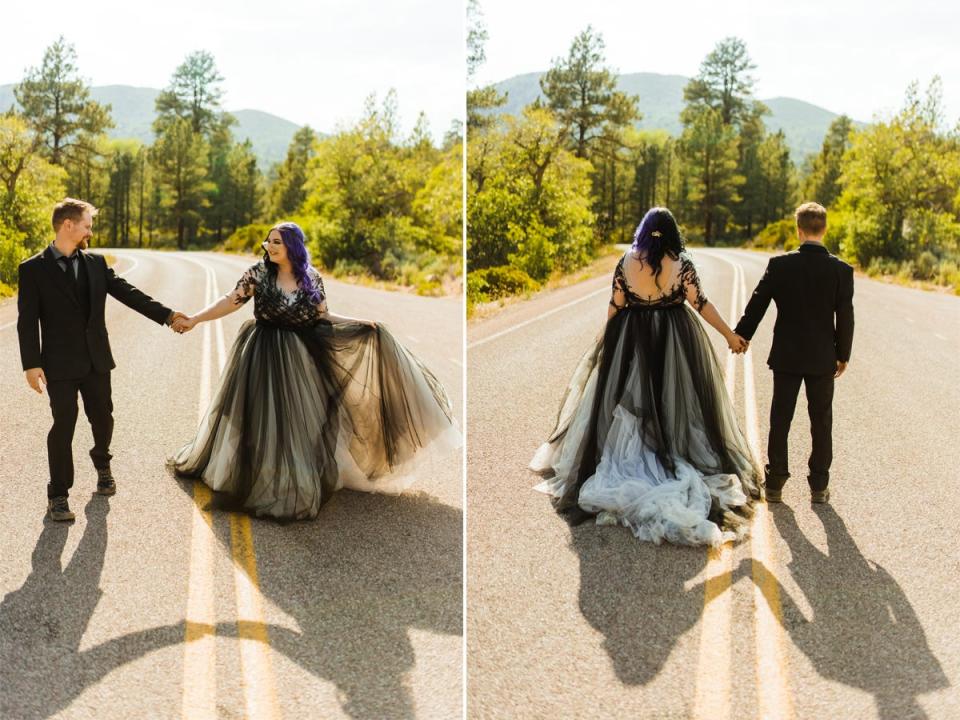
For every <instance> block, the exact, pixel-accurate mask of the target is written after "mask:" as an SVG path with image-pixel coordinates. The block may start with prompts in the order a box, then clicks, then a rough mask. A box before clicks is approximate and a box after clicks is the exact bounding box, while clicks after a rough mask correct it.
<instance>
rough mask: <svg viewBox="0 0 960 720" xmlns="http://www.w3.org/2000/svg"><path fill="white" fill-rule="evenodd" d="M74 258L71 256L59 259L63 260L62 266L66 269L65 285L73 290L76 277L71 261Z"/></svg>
mask: <svg viewBox="0 0 960 720" xmlns="http://www.w3.org/2000/svg"><path fill="white" fill-rule="evenodd" d="M74 258H76V255H71V256H70V257H64V258H61V259H62V260H63V265H64V267H65V268H66V273H67V284H68V285H69V286H70V287H71V288H72V289H74V290H76V288H77V276H76V275H75V274H74V271H73V268H74V265H73V261H74Z"/></svg>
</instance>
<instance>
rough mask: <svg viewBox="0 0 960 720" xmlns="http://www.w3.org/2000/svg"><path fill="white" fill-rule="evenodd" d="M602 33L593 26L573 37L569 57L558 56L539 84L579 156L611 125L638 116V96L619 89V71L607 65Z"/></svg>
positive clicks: (618, 124) (619, 123)
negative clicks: (595, 30)
mask: <svg viewBox="0 0 960 720" xmlns="http://www.w3.org/2000/svg"><path fill="white" fill-rule="evenodd" d="M603 51H604V43H603V37H602V36H601V35H599V34H595V33H594V31H593V28H592V27H590V26H588V27H587V29H586V30H584V31H583V32H582V33H580V34H579V35H577V37H576V38H574V40H573V43H572V44H571V46H570V51H569V52H568V54H567V57H566V58H556V59H554V61H553V67H551V68H550V70H548V71H547V72H546V73H545V74H544V75H543V77H541V78H540V88H541V89H542V90H543V94H544V95H545V96H546V98H547V104H548V105H549V107H550V108H551V109H552V110H553V111H554V113H555V114H556V117H557V119H558V121H559V122H560V125H561V127H563V128H564V130H565V131H566V132H567V133H568V134H569V137H570V146H571V148H572V149H573V151H574V154H575V155H576V156H577V157H578V158H586V157H588V155H589V150H590V146H591V143H593V142H594V141H595V139H596V138H598V137H600V136H601V135H602V134H603V132H604V130H605V129H606V127H607V126H608V125H613V126H617V127H623V126H625V125H628V124H629V123H631V122H633V121H635V120H639V119H640V113H639V111H638V110H637V98H636V96H632V95H629V96H628V95H626V94H625V93H622V92H620V91H619V90H617V89H616V87H617V74H616V73H615V72H614V71H613V70H611V69H610V68H607V67H605V65H604V63H605V58H604V52H603Z"/></svg>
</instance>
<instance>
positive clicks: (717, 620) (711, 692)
mask: <svg viewBox="0 0 960 720" xmlns="http://www.w3.org/2000/svg"><path fill="white" fill-rule="evenodd" d="M739 282H740V276H739V275H738V274H737V273H734V276H733V283H732V287H731V291H730V296H731V297H730V318H731V319H730V324H731V326H732V325H733V324H734V323H735V322H736V320H737V314H738V310H737V308H738V306H737V302H738V300H739ZM736 368H737V366H736V355H734V354H733V353H728V355H727V364H726V369H725V373H724V381H725V385H726V388H727V394H728V395H729V396H730V402H731V403H732V402H734V400H735V394H736V380H737V376H736ZM732 570H733V551H732V549H731V547H730V545H729V544H725V545H724V546H723V547H720V548H708V549H707V566H706V568H705V569H704V571H703V574H704V582H703V614H702V616H701V631H700V653H699V655H698V659H697V675H696V678H697V685H696V695H695V697H694V712H693V717H694V718H696V719H697V720H708V719H709V720H729V718H730V665H731V635H730V624H731V617H732V613H733V609H732V605H731V594H730V593H729V592H727V591H728V590H729V589H730V585H731V575H732Z"/></svg>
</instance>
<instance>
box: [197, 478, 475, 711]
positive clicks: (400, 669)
mask: <svg viewBox="0 0 960 720" xmlns="http://www.w3.org/2000/svg"><path fill="white" fill-rule="evenodd" d="M180 484H181V487H183V489H184V490H185V491H187V492H191V488H192V483H190V482H189V481H183V480H181V481H180ZM216 514H217V515H220V514H221V513H216ZM224 514H225V513H224ZM462 523H463V513H462V512H461V511H460V510H458V509H457V508H454V507H450V506H449V505H444V504H442V503H440V502H437V501H436V500H435V499H434V498H432V497H430V496H429V495H426V494H423V493H420V494H417V493H405V494H403V495H399V496H392V495H376V494H372V493H361V492H352V491H348V490H346V491H344V490H342V491H340V492H338V493H336V494H335V495H334V496H333V498H331V500H330V501H329V502H328V503H327V504H326V505H325V506H324V507H323V509H321V511H320V515H319V516H318V517H317V519H316V520H313V521H305V522H295V523H289V524H285V525H280V524H278V523H275V522H273V521H257V520H254V521H253V529H254V532H253V538H254V546H255V551H256V560H257V573H258V576H259V577H258V580H259V587H260V592H261V593H262V595H263V596H264V598H266V599H267V600H268V601H269V602H270V603H273V604H274V605H276V606H277V607H278V608H279V609H280V610H281V611H283V612H284V613H285V614H287V615H289V616H290V617H291V618H292V619H293V620H294V621H295V622H296V624H297V626H298V628H299V631H294V630H291V629H289V628H285V627H281V626H278V625H275V624H274V625H269V627H268V634H269V643H270V647H271V649H272V650H273V651H274V652H279V653H282V654H283V655H285V656H286V657H288V658H289V659H291V660H293V661H294V662H296V663H297V664H298V665H299V666H300V667H302V668H303V669H304V670H306V671H307V672H309V673H311V674H312V675H314V676H316V677H318V678H322V679H324V680H326V681H329V682H332V683H333V684H334V685H335V686H336V687H337V690H338V696H339V699H340V703H341V706H342V708H343V710H344V712H346V713H347V714H348V715H350V717H353V718H384V717H389V718H396V719H397V720H412V719H413V718H414V717H415V712H414V703H413V698H412V693H411V691H410V688H409V684H408V679H407V676H408V674H409V672H410V671H411V670H412V669H413V668H414V666H415V664H416V660H417V658H416V657H415V655H414V651H413V645H412V644H411V641H410V637H409V631H410V630H411V629H418V630H425V631H427V632H430V633H435V634H442V635H457V636H460V635H462V632H463V627H462V608H463V605H462V597H463V593H462V529H463V525H462ZM215 525H216V523H215ZM223 525H224V524H223V523H220V524H219V525H218V527H219V530H218V531H217V532H216V535H217V537H218V538H219V541H220V542H221V543H222V544H223V545H224V547H225V549H226V550H225V551H226V552H227V553H228V554H229V553H230V549H229V547H230V533H229V530H228V529H224V528H223ZM241 567H242V566H241ZM235 633H236V627H235V626H233V627H230V626H224V625H221V624H218V626H217V634H218V635H220V636H230V635H235ZM459 659H460V654H459V653H457V662H458V665H459ZM453 674H454V675H455V676H457V677H459V675H460V672H459V668H457V669H456V671H455V672H454V673H453ZM278 695H281V696H282V690H281V689H279V688H278ZM452 696H453V698H454V706H453V707H451V708H450V714H451V716H453V715H456V714H457V713H459V711H460V692H459V688H457V689H455V691H454V692H453V693H452ZM300 697H301V699H300V702H301V705H302V704H303V698H304V697H305V696H304V695H302V694H301V696H300Z"/></svg>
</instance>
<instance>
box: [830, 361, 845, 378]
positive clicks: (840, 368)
mask: <svg viewBox="0 0 960 720" xmlns="http://www.w3.org/2000/svg"><path fill="white" fill-rule="evenodd" d="M847 362H849V361H847ZM846 369H847V363H845V362H840V361H839V360H837V371H836V372H835V373H834V374H833V376H834V377H835V378H838V377H840V376H841V375H843V371H844V370H846Z"/></svg>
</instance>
